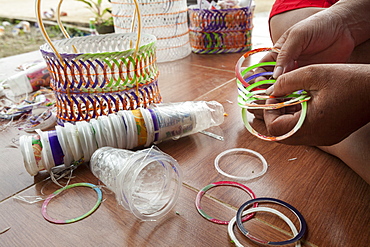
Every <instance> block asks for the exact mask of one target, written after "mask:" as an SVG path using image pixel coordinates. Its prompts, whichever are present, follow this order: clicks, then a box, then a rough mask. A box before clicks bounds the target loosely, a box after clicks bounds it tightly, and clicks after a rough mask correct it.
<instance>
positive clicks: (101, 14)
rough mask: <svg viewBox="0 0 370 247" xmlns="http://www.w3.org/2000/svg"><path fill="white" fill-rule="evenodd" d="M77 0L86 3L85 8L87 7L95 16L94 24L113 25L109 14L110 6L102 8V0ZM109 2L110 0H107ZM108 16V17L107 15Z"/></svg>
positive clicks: (110, 11)
mask: <svg viewBox="0 0 370 247" xmlns="http://www.w3.org/2000/svg"><path fill="white" fill-rule="evenodd" d="M76 1H78V2H82V3H84V4H86V8H88V9H89V10H90V11H91V12H92V13H93V14H94V16H95V24H96V25H107V26H109V25H113V17H112V15H111V13H112V10H111V8H110V7H109V8H103V6H102V4H103V0H95V1H94V0H76ZM108 2H111V0H108ZM107 16H108V17H107Z"/></svg>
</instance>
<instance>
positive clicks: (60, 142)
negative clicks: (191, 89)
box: [20, 101, 224, 176]
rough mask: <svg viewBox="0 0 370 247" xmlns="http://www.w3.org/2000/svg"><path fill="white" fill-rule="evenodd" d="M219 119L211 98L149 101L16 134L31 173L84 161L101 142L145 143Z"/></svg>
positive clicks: (221, 117) (120, 144)
mask: <svg viewBox="0 0 370 247" xmlns="http://www.w3.org/2000/svg"><path fill="white" fill-rule="evenodd" d="M223 120H224V109H223V106H222V105H221V104H220V103H218V102H216V101H209V102H206V101H188V102H181V103H167V104H153V105H151V106H149V107H148V108H147V109H144V108H139V109H136V110H131V111H130V110H127V111H119V112H118V113H117V114H109V115H108V116H100V117H98V118H97V119H92V120H91V121H90V122H85V121H81V122H79V123H76V125H73V124H71V123H65V126H64V127H61V126H56V128H55V129H56V131H54V132H52V133H49V132H50V131H49V132H42V131H40V130H39V131H38V132H37V133H38V135H34V136H33V137H32V138H30V137H28V136H21V137H20V147H21V151H22V154H23V158H24V163H25V167H26V168H27V171H28V172H29V173H30V174H31V176H34V175H36V174H37V171H41V170H43V169H46V170H47V171H50V170H51V169H52V167H54V166H59V165H62V164H64V165H65V166H66V167H69V166H70V165H71V164H72V163H76V162H77V163H81V162H87V161H89V160H90V157H91V155H92V154H93V152H94V151H95V150H97V149H98V148H101V147H105V146H110V147H115V148H117V147H118V148H123V149H133V148H142V147H148V146H150V145H151V144H153V143H154V144H157V143H159V142H161V141H164V140H167V139H179V138H180V137H182V136H187V135H190V134H194V133H196V132H199V131H201V130H205V129H207V128H210V127H212V126H217V125H220V124H221V123H222V122H223ZM55 135H56V136H55ZM55 137H57V138H55ZM35 140H39V141H37V142H36V141H35ZM60 150H62V151H60ZM35 160H37V162H36V161H35Z"/></svg>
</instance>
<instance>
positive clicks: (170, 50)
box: [112, 0, 191, 63]
mask: <svg viewBox="0 0 370 247" xmlns="http://www.w3.org/2000/svg"><path fill="white" fill-rule="evenodd" d="M134 8H135V4H134V1H133V0H116V1H112V15H113V17H114V24H115V30H116V33H127V32H130V30H131V26H132V23H131V22H132V19H133V13H134ZM140 11H141V17H142V19H143V32H145V33H150V34H153V35H154V36H155V37H156V38H157V61H158V63H160V62H168V61H174V60H177V59H180V58H183V57H186V56H188V55H189V54H190V53H191V48H190V44H189V27H188V19H187V5H186V0H156V1H153V0H140Z"/></svg>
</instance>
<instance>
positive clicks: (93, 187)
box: [41, 183, 103, 224]
mask: <svg viewBox="0 0 370 247" xmlns="http://www.w3.org/2000/svg"><path fill="white" fill-rule="evenodd" d="M74 187H89V188H92V189H93V190H95V192H96V194H97V195H98V199H97V201H96V203H95V205H94V206H93V207H92V208H91V209H90V210H89V211H88V212H87V213H85V214H83V215H81V216H79V217H76V218H73V219H68V220H58V219H54V218H52V217H50V216H49V215H48V213H47V206H48V204H49V202H50V201H51V199H53V198H54V197H56V196H57V195H59V194H60V193H61V192H62V191H65V190H68V189H71V188H74ZM102 199H103V193H102V191H101V189H100V188H99V187H97V186H96V185H94V184H90V183H75V184H70V185H67V186H65V187H63V188H61V189H59V190H57V191H55V192H54V193H52V194H51V195H50V196H48V197H47V198H46V200H45V201H44V203H43V204H42V207H41V214H42V216H44V218H45V219H46V220H47V221H49V222H51V223H55V224H69V223H74V222H76V221H79V220H82V219H84V218H86V217H87V216H89V215H91V214H92V213H93V212H94V211H95V210H96V209H97V208H98V207H99V206H100V204H101V202H102Z"/></svg>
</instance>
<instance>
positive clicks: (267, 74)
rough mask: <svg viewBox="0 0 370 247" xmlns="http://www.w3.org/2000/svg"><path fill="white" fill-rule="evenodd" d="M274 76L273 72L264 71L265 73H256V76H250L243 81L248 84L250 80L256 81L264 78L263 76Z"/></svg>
mask: <svg viewBox="0 0 370 247" xmlns="http://www.w3.org/2000/svg"><path fill="white" fill-rule="evenodd" d="M273 74H274V72H272V71H271V72H269V71H266V72H261V73H258V74H254V75H251V76H249V77H247V78H245V79H244V81H245V82H246V83H249V82H250V81H251V80H254V79H256V78H257V77H261V76H262V77H265V76H272V75H273Z"/></svg>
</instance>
